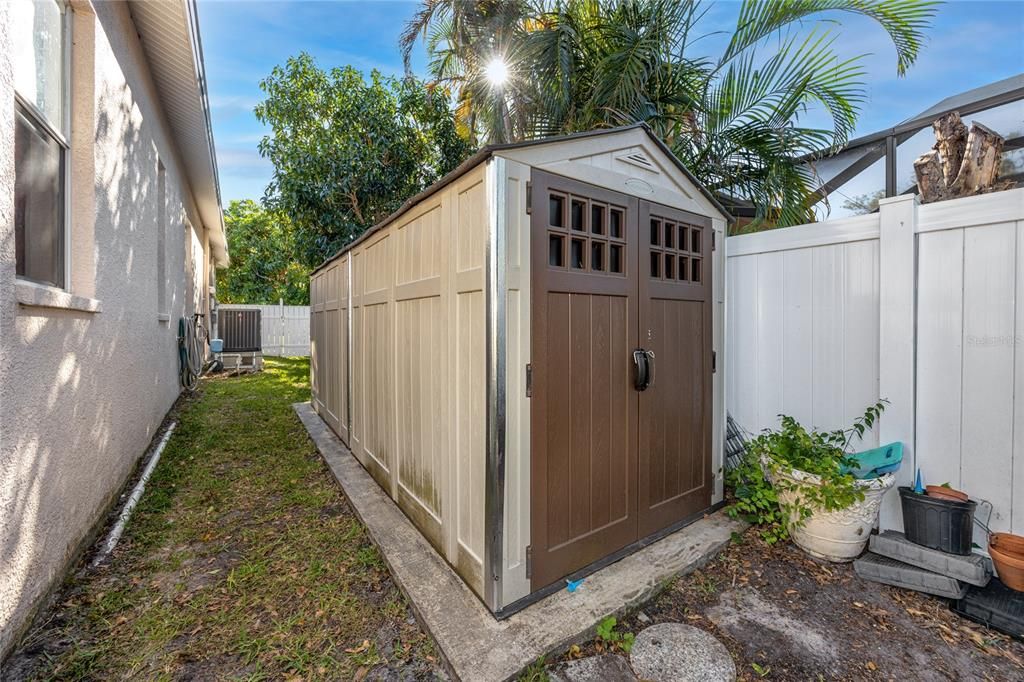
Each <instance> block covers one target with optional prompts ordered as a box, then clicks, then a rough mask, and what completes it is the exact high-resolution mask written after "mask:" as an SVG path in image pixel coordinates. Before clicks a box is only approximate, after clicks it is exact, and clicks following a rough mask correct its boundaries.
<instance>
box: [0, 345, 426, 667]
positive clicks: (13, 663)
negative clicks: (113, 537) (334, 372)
mask: <svg viewBox="0 0 1024 682" xmlns="http://www.w3.org/2000/svg"><path fill="white" fill-rule="evenodd" d="M308 376H309V363H308V361H307V360H305V359H268V360H267V362H266V369H265V371H264V372H262V373H260V374H256V375H250V376H245V377H236V378H214V379H210V380H207V381H205V382H203V384H202V386H201V388H200V390H199V392H198V393H197V394H196V395H195V396H192V397H190V398H187V399H185V400H184V401H183V402H182V403H181V404H180V405H179V406H178V408H177V412H178V414H177V419H178V422H179V423H178V427H177V430H176V431H175V432H174V435H173V436H172V438H171V440H170V442H169V444H168V446H167V448H166V450H165V451H164V454H163V458H162V459H161V461H160V464H159V465H158V466H157V468H156V471H155V472H154V474H153V477H152V479H150V482H149V485H148V486H147V489H146V493H145V495H144V496H143V498H142V501H141V502H140V503H139V506H138V507H137V509H136V512H135V515H134V516H133V517H132V519H131V521H130V522H129V524H128V528H127V530H126V531H125V535H124V537H123V538H122V540H121V543H120V544H119V545H118V548H117V550H116V551H115V553H114V556H113V558H112V559H111V560H110V561H108V562H107V564H106V565H105V566H102V567H101V568H99V569H88V568H85V567H84V566H85V564H83V567H82V568H80V570H78V571H77V572H76V573H75V575H74V576H73V577H72V578H71V579H69V581H68V583H67V584H66V585H65V586H64V588H63V591H62V594H61V596H60V597H59V598H58V601H57V605H56V606H55V608H54V609H53V610H52V611H51V612H50V613H49V614H46V615H44V616H43V617H42V618H41V619H40V624H39V625H38V626H37V628H36V629H35V630H34V631H32V632H31V633H30V634H29V635H28V636H27V637H26V639H25V641H23V643H22V645H21V648H20V650H19V651H18V652H17V653H16V654H15V655H14V656H13V657H12V659H11V660H9V661H8V663H7V665H6V666H5V667H6V668H7V670H6V671H5V673H4V675H5V676H16V677H19V678H29V679H124V678H138V679H247V680H258V679H293V678H294V679H362V678H364V677H365V678H366V679H374V678H383V679H398V678H399V677H400V678H401V679H408V678H415V679H424V678H426V679H431V678H433V677H434V676H439V675H441V671H440V668H439V665H438V663H437V658H436V654H435V651H434V648H433V646H434V645H433V643H432V641H431V640H430V638H429V637H428V636H427V635H425V634H424V632H423V631H422V630H421V629H420V627H419V625H418V624H417V623H416V621H415V620H414V619H413V618H412V616H411V615H410V610H409V608H408V606H407V605H406V602H405V600H404V598H403V597H402V595H401V593H400V592H399V590H398V589H397V587H395V585H394V583H393V582H392V580H391V577H390V575H389V573H388V571H387V568H386V567H385V565H384V563H383V561H382V560H381V557H380V555H379V553H378V551H377V548H376V547H375V546H374V545H373V543H372V542H371V541H370V539H369V537H368V535H367V533H366V530H365V529H364V527H363V526H362V524H360V523H359V521H358V520H357V519H356V518H355V516H354V515H353V513H352V510H351V509H350V507H349V505H348V503H347V501H346V500H345V498H344V496H343V495H342V493H341V491H340V489H339V488H338V486H337V484H336V482H335V481H334V479H333V478H332V477H331V475H330V473H329V472H328V471H327V469H326V467H325V465H324V464H323V462H322V461H321V459H320V457H319V455H318V453H317V451H316V449H315V447H314V446H313V444H312V442H311V441H310V440H309V439H308V438H307V436H306V432H305V430H304V429H303V427H302V424H301V423H300V422H299V420H298V418H297V417H296V416H295V413H294V412H293V411H292V408H291V404H292V403H294V402H298V401H303V400H308V399H309V385H308ZM86 560H88V557H86Z"/></svg>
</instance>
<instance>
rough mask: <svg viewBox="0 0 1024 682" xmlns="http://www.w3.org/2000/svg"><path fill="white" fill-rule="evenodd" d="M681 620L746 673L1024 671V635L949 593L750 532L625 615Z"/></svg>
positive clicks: (998, 675) (894, 675)
mask: <svg viewBox="0 0 1024 682" xmlns="http://www.w3.org/2000/svg"><path fill="white" fill-rule="evenodd" d="M667 621H677V622H683V623H689V624H691V625H696V626H697V627H700V628H703V629H705V630H708V631H710V632H711V633H712V634H714V635H715V636H716V637H718V638H719V639H720V640H721V641H722V642H723V643H725V645H726V646H727V647H728V648H729V650H730V651H731V653H732V654H733V657H734V658H735V660H736V663H737V670H738V671H739V675H740V678H741V679H750V680H754V679H762V678H769V679H786V680H791V679H819V677H823V678H825V679H839V680H847V679H849V680H863V679H876V678H877V679H900V680H949V679H978V680H1008V679H1024V644H1022V643H1021V642H1017V641H1015V640H1012V639H1010V638H1008V637H1005V636H1003V635H1001V634H999V633H997V632H995V631H992V630H988V629H987V628H984V627H982V626H979V625H976V624H974V623H971V622H970V621H967V620H965V619H963V618H960V617H959V616H957V615H956V614H954V613H952V612H950V611H949V609H948V602H946V601H944V600H941V599H936V598H932V597H928V596H926V595H922V594H919V593H916V592H911V591H908V590H901V589H898V588H893V587H886V586H882V585H878V584H875V583H871V582H868V581H865V580H862V579H861V578H859V577H858V576H857V575H856V574H855V573H854V571H853V567H852V565H850V564H827V563H823V562H818V561H816V560H814V559H811V558H810V557H808V556H807V555H806V554H804V553H803V552H801V551H800V550H799V549H797V548H796V547H794V546H793V545H791V544H786V545H782V546H769V545H766V544H765V543H764V542H762V541H761V540H760V539H759V538H758V537H757V534H756V532H754V531H750V532H748V533H747V534H745V535H744V536H743V538H742V539H741V542H734V543H733V544H732V545H731V546H730V547H729V548H728V549H727V550H726V551H725V552H723V553H722V555H720V556H719V557H718V558H717V559H716V560H715V561H714V562H712V563H711V564H710V565H708V566H707V567H705V568H704V569H702V570H700V571H697V572H695V573H693V574H691V575H689V576H685V577H683V578H680V579H678V580H677V581H675V582H674V583H673V584H672V585H670V586H669V587H668V588H667V589H666V590H665V591H664V592H663V593H662V594H661V595H660V596H659V597H657V598H656V599H655V600H654V601H652V602H651V603H650V604H648V605H646V606H645V607H643V609H641V610H640V611H639V612H637V613H635V614H633V615H632V616H631V617H629V618H628V619H626V621H625V622H624V624H623V627H624V628H625V629H630V630H633V631H636V632H638V631H640V630H642V629H643V628H644V627H646V626H647V625H650V624H652V623H657V622H667Z"/></svg>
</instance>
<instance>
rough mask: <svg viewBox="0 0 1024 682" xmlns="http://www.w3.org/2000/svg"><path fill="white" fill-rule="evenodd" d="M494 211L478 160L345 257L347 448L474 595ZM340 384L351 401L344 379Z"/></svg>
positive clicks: (479, 555)
mask: <svg viewBox="0 0 1024 682" xmlns="http://www.w3.org/2000/svg"><path fill="white" fill-rule="evenodd" d="M486 209H487V202H486V187H485V183H484V166H481V167H480V168H478V169H474V170H471V171H469V172H468V173H467V174H466V175H465V176H463V177H462V178H460V179H459V180H458V181H456V182H454V183H452V184H451V185H450V186H449V187H447V188H445V189H443V190H441V191H440V192H438V193H436V194H434V195H431V196H430V197H427V198H426V199H424V200H423V201H422V202H420V203H419V204H417V205H415V206H413V207H412V208H410V209H409V210H408V211H406V212H404V213H403V214H402V215H401V216H399V217H398V218H396V219H395V220H394V221H393V222H392V223H390V224H388V225H386V226H384V227H382V228H380V229H379V230H377V232H376V233H374V234H373V235H372V236H371V237H369V238H367V240H366V241H364V242H361V243H359V244H357V245H356V246H355V247H354V248H353V249H352V250H351V251H349V252H348V254H347V255H346V256H344V257H343V258H348V266H349V267H350V268H351V280H350V281H351V285H350V286H351V298H350V302H351V303H350V305H351V337H350V338H351V351H350V357H351V363H350V368H349V371H350V373H351V377H350V382H349V385H350V386H351V393H350V396H349V402H348V405H347V407H348V411H349V413H350V415H351V418H350V424H351V425H350V427H349V432H348V437H349V445H350V449H351V450H352V453H353V454H354V455H355V456H356V458H357V459H358V460H359V461H360V463H361V464H362V465H363V466H364V467H365V468H366V469H367V470H368V471H369V472H370V474H371V475H372V476H373V477H374V478H375V479H376V481H377V482H378V483H379V484H380V485H381V486H382V487H383V488H384V489H385V491H386V492H387V493H388V494H389V495H390V496H391V498H392V499H394V500H395V501H396V502H397V503H398V505H399V507H400V508H401V509H402V511H403V512H405V514H406V515H407V516H408V517H409V518H410V519H411V520H412V521H413V523H414V524H416V526H417V527H418V528H419V530H420V531H421V532H422V533H423V534H424V536H425V537H426V538H427V539H428V540H429V541H430V542H431V543H432V544H433V545H434V547H436V548H437V549H438V551H439V552H441V554H442V555H443V556H444V557H445V558H446V559H447V561H448V562H449V563H451V564H452V565H453V566H454V567H455V569H456V570H457V571H458V573H459V574H460V575H461V576H462V577H463V578H464V579H465V580H466V582H467V583H468V584H469V585H470V587H471V588H472V589H474V590H475V591H476V592H477V593H478V594H482V591H483V590H482V588H483V552H484V549H483V548H484V509H483V506H484V463H485V456H486V443H485V430H486V407H487V405H486V383H485V382H486V359H485V342H486V327H485V324H486V319H485V312H486V311H485V303H484V298H485V294H484V261H485V254H486V235H487V213H486ZM328 270H330V267H329V266H328V267H326V268H324V272H326V271H328ZM340 272H342V273H343V274H340V275H339V277H340V278H341V281H345V277H346V276H347V275H346V274H344V269H343V268H342V269H341V270H340ZM318 274H320V273H318ZM342 286H344V285H342ZM344 298H345V297H344V296H343V295H341V296H339V309H343V307H344V305H345V304H346V303H345V301H344ZM338 343H339V344H343V343H344V341H343V336H341V337H339V342H338ZM343 372H344V370H343V369H340V370H339V372H338V373H339V374H340V375H342V376H343ZM339 385H340V386H341V387H342V388H341V390H342V394H341V395H342V396H343V395H344V392H343V391H344V388H343V387H344V379H342V380H341V381H340V382H339ZM340 399H341V400H342V401H343V400H344V398H343V397H341V398H340ZM343 405H344V403H343V402H339V412H340V414H341V415H344V413H345V409H344V408H343V407H342V406H343ZM340 418H341V420H342V421H344V417H343V416H341V417H340Z"/></svg>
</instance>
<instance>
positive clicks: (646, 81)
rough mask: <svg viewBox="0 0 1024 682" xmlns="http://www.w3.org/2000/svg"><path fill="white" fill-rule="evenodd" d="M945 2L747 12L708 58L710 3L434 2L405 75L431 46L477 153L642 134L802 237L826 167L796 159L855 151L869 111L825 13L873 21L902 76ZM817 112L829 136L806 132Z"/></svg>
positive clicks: (769, 7) (412, 35) (856, 65)
mask: <svg viewBox="0 0 1024 682" xmlns="http://www.w3.org/2000/svg"><path fill="white" fill-rule="evenodd" d="M937 4H938V3H936V2H933V1H932V0H744V2H743V4H742V5H741V7H740V10H739V16H738V20H737V24H736V28H735V30H734V31H733V33H732V35H731V38H730V39H729V41H728V43H727V45H726V47H725V49H724V51H723V53H722V54H721V55H719V56H718V57H717V58H716V57H710V56H707V55H703V54H701V53H700V52H699V51H697V49H695V46H696V47H699V45H698V41H699V40H700V39H701V38H705V37H707V35H708V34H707V33H706V32H702V30H701V28H700V24H701V20H702V19H704V17H705V14H706V13H707V11H708V6H706V5H704V4H702V3H701V2H700V0H617V1H616V0H564V1H556V2H545V1H544V0H424V2H423V3H422V5H421V7H420V9H419V11H418V12H417V14H416V15H415V17H414V18H413V19H412V21H410V22H409V24H408V25H407V26H406V30H405V32H404V33H403V36H402V39H401V45H402V49H403V53H404V54H405V56H406V63H407V65H408V56H409V53H410V51H411V50H412V47H413V46H414V45H415V43H416V42H417V41H418V40H419V39H420V38H421V37H422V38H424V39H425V40H426V46H427V51H428V54H429V55H430V58H431V61H430V65H429V69H430V71H431V73H432V76H433V78H434V79H435V80H437V81H438V82H439V83H443V84H446V85H448V86H450V87H452V89H453V92H455V93H457V106H458V109H457V113H458V118H459V121H460V125H461V126H462V130H463V132H464V134H466V135H467V136H468V137H469V138H470V139H471V140H472V141H473V142H474V143H477V144H479V143H481V142H505V141H510V140H518V139H528V138H536V137H544V136H548V135H553V134H559V133H568V132H575V131H579V130H589V129H593V128H599V127H609V126H616V125H623V124H628V123H634V122H639V121H643V122H646V123H647V124H648V125H649V126H650V127H651V128H652V129H653V130H654V131H655V133H656V134H657V135H659V136H660V137H661V138H662V139H663V140H664V141H665V142H666V143H667V144H668V146H669V147H670V148H671V149H672V151H673V152H674V153H675V154H676V156H678V157H679V158H680V159H681V160H682V161H683V162H684V163H685V164H686V165H687V166H688V167H689V169H690V170H691V171H692V172H693V173H694V174H695V175H696V176H697V177H698V178H700V179H701V181H702V182H703V183H704V184H705V185H706V186H707V187H708V188H709V189H711V190H712V191H715V192H719V193H721V194H724V195H728V196H732V197H735V198H737V199H744V200H747V201H750V202H752V203H753V205H754V206H755V207H756V208H757V210H758V220H759V222H761V223H765V222H767V223H768V224H772V225H792V224H798V223H802V222H808V221H810V220H812V219H813V212H812V210H811V206H812V205H813V203H814V202H815V201H816V200H817V199H818V198H819V197H818V195H817V194H816V193H815V191H814V188H815V186H816V184H817V183H816V182H815V178H814V177H813V170H811V169H809V167H808V166H807V165H805V164H796V163H793V162H792V159H793V158H795V157H799V156H803V155H805V154H810V153H816V154H821V153H827V152H829V151H832V150H836V149H838V148H839V147H840V146H842V145H843V144H844V143H845V142H846V141H847V139H848V138H849V136H850V134H851V133H852V131H853V129H854V125H855V123H856V120H857V116H858V114H859V112H860V109H861V106H862V105H863V103H864V101H865V91H866V86H865V83H864V81H863V78H864V76H865V71H864V68H863V58H862V57H854V58H852V59H840V58H839V57H838V56H837V55H836V52H835V50H834V49H833V48H834V45H835V41H836V40H837V38H838V37H839V35H840V34H839V30H838V28H837V24H836V22H834V21H828V19H829V17H828V16H827V15H826V16H821V15H822V14H823V13H827V12H832V13H835V12H847V13H854V14H859V15H863V16H867V17H869V18H871V19H873V20H875V21H876V22H877V23H878V24H879V25H880V26H881V27H882V29H884V30H885V31H886V32H887V33H888V35H889V36H890V38H891V39H892V41H893V44H894V45H895V47H896V58H897V62H896V68H897V72H898V73H899V74H900V75H902V74H904V73H905V71H906V69H907V68H908V67H909V66H910V65H911V64H913V63H914V61H915V60H916V58H917V55H918V53H919V51H920V49H921V45H922V42H923V39H924V32H925V31H926V30H927V28H928V27H929V24H930V21H931V19H932V17H933V16H934V14H935V9H936V7H937ZM811 19H814V20H817V21H815V22H814V23H813V24H812V27H811V28H810V29H809V30H804V31H801V30H800V29H801V26H802V22H805V21H807V20H811ZM802 34H803V35H802ZM773 39H774V42H773ZM496 59H497V60H502V61H503V62H504V63H506V64H508V66H509V71H510V74H511V77H510V78H509V80H508V81H507V82H506V83H504V84H503V85H502V86H501V87H494V86H493V85H492V84H491V83H489V82H488V80H487V78H486V77H485V74H486V73H487V68H488V65H489V64H491V63H492V62H493V61H494V60H496ZM812 107H816V108H820V109H822V110H824V111H825V112H827V114H828V116H829V119H830V124H829V125H827V126H825V127H813V126H810V125H808V124H806V123H805V121H806V119H807V118H808V116H807V114H808V111H809V110H810V109H811V108H812Z"/></svg>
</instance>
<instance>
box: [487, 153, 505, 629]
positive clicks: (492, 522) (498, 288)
mask: <svg viewBox="0 0 1024 682" xmlns="http://www.w3.org/2000/svg"><path fill="white" fill-rule="evenodd" d="M505 175H506V172H505V160H504V159H502V158H500V157H492V158H491V159H490V160H489V161H488V164H487V168H486V171H485V178H486V180H485V184H486V187H487V197H488V201H487V208H488V216H487V224H488V235H487V247H486V249H487V253H486V259H485V262H486V282H485V287H486V306H487V309H486V316H487V341H486V343H487V459H486V463H485V467H484V472H485V473H484V476H485V482H484V561H483V563H484V572H483V573H484V581H483V582H484V584H483V593H484V594H483V596H484V602H485V603H486V604H487V606H488V608H490V609H491V610H492V611H495V610H497V609H498V608H499V606H500V601H501V594H502V578H503V577H504V565H503V557H504V544H503V543H504V521H505V420H506V410H505V388H506V386H505V360H506V358H505V350H506V326H507V320H506V315H505V291H506V268H507V260H506V254H505V248H506V246H505V227H506V225H505V220H506V217H505V206H506V196H505V192H506V187H505V182H504V178H505Z"/></svg>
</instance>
